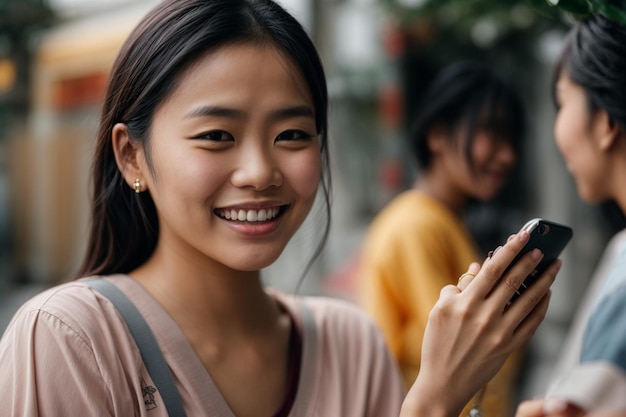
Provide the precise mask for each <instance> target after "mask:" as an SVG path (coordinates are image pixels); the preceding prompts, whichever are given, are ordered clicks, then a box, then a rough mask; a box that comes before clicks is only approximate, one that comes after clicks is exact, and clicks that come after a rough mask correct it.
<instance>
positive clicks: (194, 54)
mask: <svg viewBox="0 0 626 417" xmlns="http://www.w3.org/2000/svg"><path fill="white" fill-rule="evenodd" d="M327 111H328V97H327V90H326V81H325V76H324V72H323V69H322V65H321V62H320V59H319V56H318V54H317V51H316V50H315V47H314V45H313V43H312V42H311V40H310V39H309V37H308V36H307V34H306V32H305V31H304V30H303V28H302V27H301V26H300V25H299V24H298V22H297V21H296V20H295V19H294V18H293V17H291V16H290V15H289V14H288V13H287V12H285V10H284V9H282V8H281V7H280V6H278V5H277V4H276V3H274V2H272V1H270V0H238V1H235V0H167V1H165V2H163V3H161V4H160V5H159V6H157V7H156V8H155V9H154V10H153V11H152V12H150V13H149V14H148V15H147V16H146V17H145V19H144V20H143V21H142V22H141V23H140V24H139V25H138V26H137V28H136V29H135V30H134V31H133V32H132V34H131V35H130V37H129V38H128V40H127V42H126V43H125V45H124V46H123V48H122V50H121V51H120V54H119V56H118V58H117V60H116V63H115V65H114V67H113V69H112V72H111V78H110V83H109V86H108V90H107V95H106V98H105V102H104V108H103V111H102V116H101V120H100V130H99V135H98V138H97V144H96V151H95V155H94V161H93V192H94V194H93V200H92V207H93V210H92V216H91V234H90V238H89V241H88V245H87V246H88V247H87V254H86V257H85V261H84V264H83V267H82V269H81V271H80V279H77V280H75V281H72V282H69V283H65V284H62V285H59V286H57V287H54V288H51V289H49V290H48V291H45V292H44V293H42V294H40V295H38V296H36V297H34V298H33V299H31V300H29V301H28V302H27V303H25V305H24V306H23V307H22V308H21V309H20V311H18V312H17V313H16V315H15V317H14V318H13V320H12V322H11V324H10V325H9V327H8V328H7V330H6V333H5V334H4V336H3V338H2V340H1V341H0V375H2V378H0V410H2V415H3V416H5V415H6V416H11V417H17V416H20V417H27V416H28V417H37V416H55V417H56V416H58V417H61V416H63V417H65V416H99V417H102V416H144V417H145V416H154V417H165V416H174V415H188V416H239V417H245V416H259V415H262V416H371V417H375V416H376V417H378V416H393V415H399V414H400V413H401V412H402V414H403V415H406V416H421V415H426V414H428V415H430V416H437V415H441V416H454V415H458V412H459V411H460V409H461V407H462V405H463V404H464V403H465V402H467V400H468V398H469V397H471V395H473V393H475V392H476V390H477V389H478V387H480V386H481V384H484V382H485V381H486V380H488V379H490V378H491V376H493V374H494V373H495V372H496V371H497V369H498V368H499V367H500V366H502V363H503V362H504V360H505V359H506V357H507V356H508V355H509V354H510V352H512V351H513V350H515V349H516V348H517V347H519V346H520V345H521V344H523V343H524V342H525V341H526V340H528V338H529V337H530V336H531V335H532V333H533V332H534V331H535V329H536V328H537V326H538V325H539V324H540V323H541V320H542V318H543V315H544V314H545V311H546V309H547V306H548V298H549V287H550V285H551V283H552V282H553V280H554V278H555V275H556V272H557V270H558V263H556V264H555V265H553V267H552V268H551V269H550V270H549V271H548V272H547V273H546V274H545V275H544V276H543V278H542V279H541V280H540V281H539V283H538V284H536V285H535V286H533V287H532V289H530V290H529V291H527V292H526V293H524V295H523V296H522V300H521V302H519V303H516V305H515V306H513V307H512V308H508V309H506V311H504V306H505V305H506V304H507V302H508V300H509V299H510V297H511V295H512V293H513V292H514V289H512V288H511V287H510V286H509V285H505V284H502V283H501V281H503V280H506V281H507V282H508V283H514V284H515V285H519V284H520V283H521V282H522V279H523V278H524V277H525V276H526V275H527V274H528V273H529V272H530V271H531V270H532V268H534V266H535V265H536V264H537V262H538V260H539V257H538V256H535V257H532V256H530V255H529V256H527V257H525V258H524V259H523V261H522V262H520V263H518V264H517V265H516V266H515V267H514V268H512V269H511V271H510V272H508V273H507V274H506V275H504V276H502V274H503V271H504V270H505V268H506V267H507V265H508V264H509V263H510V262H511V260H512V259H513V257H514V255H515V254H516V253H517V252H519V250H520V249H521V248H522V246H523V244H524V242H525V241H526V240H527V239H528V235H527V234H524V233H522V234H520V235H518V236H517V238H515V239H511V240H510V241H509V242H508V243H507V244H506V245H505V246H504V247H503V249H502V250H500V251H498V254H497V256H494V257H493V258H492V259H490V260H489V261H487V262H489V264H490V265H489V267H486V268H482V269H480V268H479V266H478V265H473V266H472V267H471V268H472V269H471V270H470V271H469V272H471V273H472V274H473V275H475V278H474V279H473V280H471V283H470V282H469V280H464V286H463V290H462V291H461V289H460V287H456V286H449V287H448V288H446V289H445V292H443V293H442V295H441V298H440V302H439V303H438V304H437V306H436V308H435V310H433V313H432V317H433V320H432V323H431V324H430V326H429V329H428V336H427V337H426V338H425V342H424V343H425V352H426V353H425V354H424V362H425V363H424V366H423V367H422V369H423V376H422V377H421V378H420V379H419V380H418V382H416V384H415V386H414V388H413V390H412V391H411V393H410V394H409V395H408V396H407V397H406V400H405V399H404V395H405V390H404V387H403V385H402V382H401V378H400V373H399V371H398V369H397V367H396V365H395V363H394V362H393V360H392V359H391V356H390V355H389V353H388V351H387V349H386V348H385V343H384V341H383V338H382V336H381V335H380V333H379V331H378V330H377V328H376V326H375V325H374V324H373V323H372V321H371V320H370V319H369V318H368V317H367V316H366V315H365V313H363V312H362V311H360V310H359V309H358V308H357V307H356V306H354V305H351V304H349V303H347V302H344V301H339V300H334V299H330V298H323V297H304V296H297V295H290V294H285V293H282V292H279V291H276V290H274V289H272V288H266V287H264V285H263V283H262V280H261V274H260V270H261V269H262V268H265V267H267V266H268V265H270V264H272V263H273V262H274V261H275V260H276V259H277V258H278V256H279V255H280V254H281V253H282V251H283V249H284V248H285V246H286V245H287V243H288V242H289V240H290V239H291V238H292V236H293V235H294V233H295V232H296V231H297V230H298V228H299V227H300V225H301V224H302V222H303V221H304V219H305V218H306V216H307V215H308V214H309V212H310V211H311V208H312V206H313V203H314V201H315V198H316V195H317V193H318V188H320V187H321V189H322V195H323V197H324V198H325V200H326V207H328V200H329V173H328V119H327V117H328V116H327ZM322 243H323V242H322ZM312 256H315V254H314V253H313V254H312ZM479 269H480V271H479ZM466 281H467V282H466ZM103 283H105V284H106V285H105V284H103ZM103 285H104V287H103ZM111 288H113V289H114V290H112V289H111ZM112 294H113V295H112ZM120 296H121V299H122V300H126V301H127V302H130V307H129V305H128V304H122V305H121V307H120ZM523 297H527V298H523ZM138 322H139V323H140V325H141V323H143V322H145V327H143V328H141V330H142V332H141V334H140V333H139V332H136V331H135V330H136V328H137V327H136V326H137V323H138ZM151 335H153V339H152V336H151ZM459 338H460V339H459ZM460 340H463V343H461V344H459V343H458V342H459V341H460ZM146 345H147V346H146ZM442 351H445V352H448V353H447V355H446V356H447V357H446V360H441V358H440V357H439V355H438V352H442ZM159 355H162V356H159ZM155 356H157V358H158V357H161V362H159V360H157V362H158V363H160V365H156V367H155V365H154V363H155V362H154V361H153V359H154V357H155ZM159 366H162V367H161V368H159ZM155 370H156V372H155ZM170 377H171V378H170ZM60 382H61V383H60ZM450 388H452V391H450ZM172 410H178V413H175V412H174V411H172ZM424 413H426V414H424Z"/></svg>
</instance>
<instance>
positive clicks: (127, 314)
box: [84, 278, 186, 417]
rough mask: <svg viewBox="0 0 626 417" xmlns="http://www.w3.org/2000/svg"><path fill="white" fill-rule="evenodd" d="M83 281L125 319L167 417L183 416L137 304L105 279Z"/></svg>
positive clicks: (177, 396) (181, 408)
mask: <svg viewBox="0 0 626 417" xmlns="http://www.w3.org/2000/svg"><path fill="white" fill-rule="evenodd" d="M84 282H85V284H87V285H88V286H90V287H91V288H93V289H95V290H97V291H98V292H99V293H100V294H102V295H103V296H105V297H106V298H108V299H109V300H110V301H111V302H112V303H113V305H114V306H115V308H116V309H117V311H118V312H119V313H120V314H121V315H122V317H123V318H124V320H125V321H126V325H127V326H128V329H129V330H130V333H131V334H132V335H133V338H134V339H135V343H136V344H137V347H139V351H140V352H141V358H142V359H143V362H144V364H145V365H146V369H147V370H148V373H149V374H150V377H151V378H152V381H153V382H154V383H155V384H156V386H157V389H158V390H159V393H160V394H161V398H163V402H164V403H165V408H166V409H167V413H168V415H169V416H170V417H186V414H185V409H184V408H183V403H182V400H181V398H180V394H179V392H178V390H177V389H176V385H175V384H174V381H173V379H172V374H171V371H170V368H169V366H168V365H167V362H166V361H165V358H164V357H163V354H162V353H161V349H160V348H159V344H158V343H157V341H156V338H155V337H154V334H153V333H152V331H151V330H150V327H149V326H148V323H146V321H145V320H144V318H143V316H142V315H141V313H140V312H139V310H137V307H135V305H134V304H133V303H132V302H131V301H130V300H129V299H128V297H126V295H125V294H124V293H123V292H122V291H121V290H120V289H119V288H117V287H116V286H115V285H113V284H112V283H111V282H109V281H107V280H105V279H100V278H95V279H90V280H86V281H84Z"/></svg>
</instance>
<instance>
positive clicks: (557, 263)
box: [554, 259, 563, 272]
mask: <svg viewBox="0 0 626 417" xmlns="http://www.w3.org/2000/svg"><path fill="white" fill-rule="evenodd" d="M554 262H555V264H556V266H555V267H556V271H557V272H559V270H560V269H561V266H563V261H562V260H560V259H557V260H556V261H554Z"/></svg>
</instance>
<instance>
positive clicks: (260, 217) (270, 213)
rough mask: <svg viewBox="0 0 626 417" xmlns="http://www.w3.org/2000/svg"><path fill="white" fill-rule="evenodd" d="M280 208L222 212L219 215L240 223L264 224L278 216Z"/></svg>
mask: <svg viewBox="0 0 626 417" xmlns="http://www.w3.org/2000/svg"><path fill="white" fill-rule="evenodd" d="M278 210H279V209H278V208H270V209H261V210H239V211H237V210H220V211H219V215H220V217H223V218H224V219H227V220H236V221H240V222H264V221H267V220H271V219H273V218H274V217H276V216H277V215H278Z"/></svg>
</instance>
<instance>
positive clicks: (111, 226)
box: [79, 0, 330, 276]
mask: <svg viewBox="0 0 626 417" xmlns="http://www.w3.org/2000/svg"><path fill="white" fill-rule="evenodd" d="M242 42H252V43H270V44H273V45H275V46H276V47H277V48H279V49H280V50H281V51H282V52H283V53H284V54H285V56H287V57H288V58H289V59H290V60H291V61H292V62H293V63H294V65H296V66H297V67H298V68H299V69H300V71H301V72H302V74H303V76H304V79H305V80H306V82H307V85H308V87H309V90H310V92H311V96H312V98H313V104H314V107H315V118H316V127H317V131H318V134H319V135H320V139H321V147H322V149H321V151H322V164H323V173H322V181H321V187H322V190H323V193H324V197H325V209H326V212H327V213H326V218H327V222H326V225H325V229H324V233H323V237H322V240H321V242H320V244H319V245H318V248H317V250H316V251H315V253H314V256H313V259H312V260H311V261H310V262H309V264H308V265H307V268H308V266H310V264H311V263H312V262H313V260H314V259H315V258H316V257H317V255H319V253H320V252H321V250H322V247H323V245H324V243H325V241H326V238H327V236H328V229H329V226H330V209H329V205H330V172H329V156H328V119H327V111H328V92H327V87H326V79H325V75H324V70H323V68H322V63H321V60H320V58H319V56H318V53H317V50H316V49H315V46H314V44H313V42H312V41H311V39H310V38H309V36H308V35H307V33H306V31H305V30H304V29H303V27H302V26H301V25H300V24H299V23H298V22H297V21H296V20H295V19H294V18H293V17H292V16H291V15H290V14H289V13H287V12H286V11H285V10H284V9H283V8H281V7H280V6H278V5H277V4H276V3H274V2H273V1H270V0H166V1H164V2H162V3H161V4H159V5H158V6H157V7H156V8H155V9H154V10H152V11H151V12H150V13H149V14H148V15H147V16H146V17H145V18H144V19H143V20H142V21H141V22H140V23H139V24H138V26H137V27H136V28H135V29H134V30H133V31H132V33H131V34H130V35H129V37H128V39H127V40H126V42H125V44H124V45H123V47H122V49H121V51H120V53H119V55H118V57H117V59H116V61H115V64H114V66H113V69H112V72H111V75H110V80H109V85H108V89H107V92H106V97H105V101H104V106H103V109H102V114H101V118H100V127H99V131H98V137H97V143H96V150H95V155H94V160H93V172H92V176H93V183H92V186H93V189H92V192H93V197H92V198H93V201H92V212H91V225H90V234H89V241H88V244H87V252H86V255H85V259H84V261H83V264H82V266H81V268H80V270H79V276H85V275H93V274H111V273H124V272H129V271H131V270H132V269H134V268H136V267H137V266H139V265H141V264H142V263H143V262H145V261H146V260H147V259H148V257H149V256H150V255H151V254H152V252H153V251H154V249H155V247H156V244H157V239H158V235H159V227H158V214H157V211H156V208H155V205H154V202H153V201H152V198H151V197H150V193H148V192H145V193H141V194H137V193H135V192H134V191H133V190H132V189H131V188H130V187H128V185H127V184H126V183H125V181H124V179H123V177H122V174H121V172H120V171H119V169H118V167H117V164H116V161H115V157H114V153H113V147H112V143H111V132H112V129H113V126H114V125H115V124H116V123H124V124H126V126H127V129H128V132H129V135H130V137H131V139H132V140H133V141H134V142H136V143H139V144H141V146H143V147H144V148H146V149H149V145H150V141H149V139H150V126H151V123H152V118H153V115H154V113H155V111H156V109H157V107H158V106H159V105H160V104H161V103H163V101H164V100H165V99H166V98H167V97H168V95H169V94H170V93H171V92H172V90H173V89H174V88H175V84H176V81H177V77H178V76H179V75H180V74H181V72H182V71H183V70H184V69H185V68H187V67H188V66H189V65H190V64H192V63H193V62H194V61H195V60H197V59H199V58H200V57H201V56H203V55H205V54H206V53H208V52H210V51H212V50H215V49H217V48H219V47H221V46H224V45H227V44H232V43H242ZM146 155H149V152H146ZM147 163H148V167H149V169H151V163H150V160H149V158H148V157H147Z"/></svg>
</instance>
